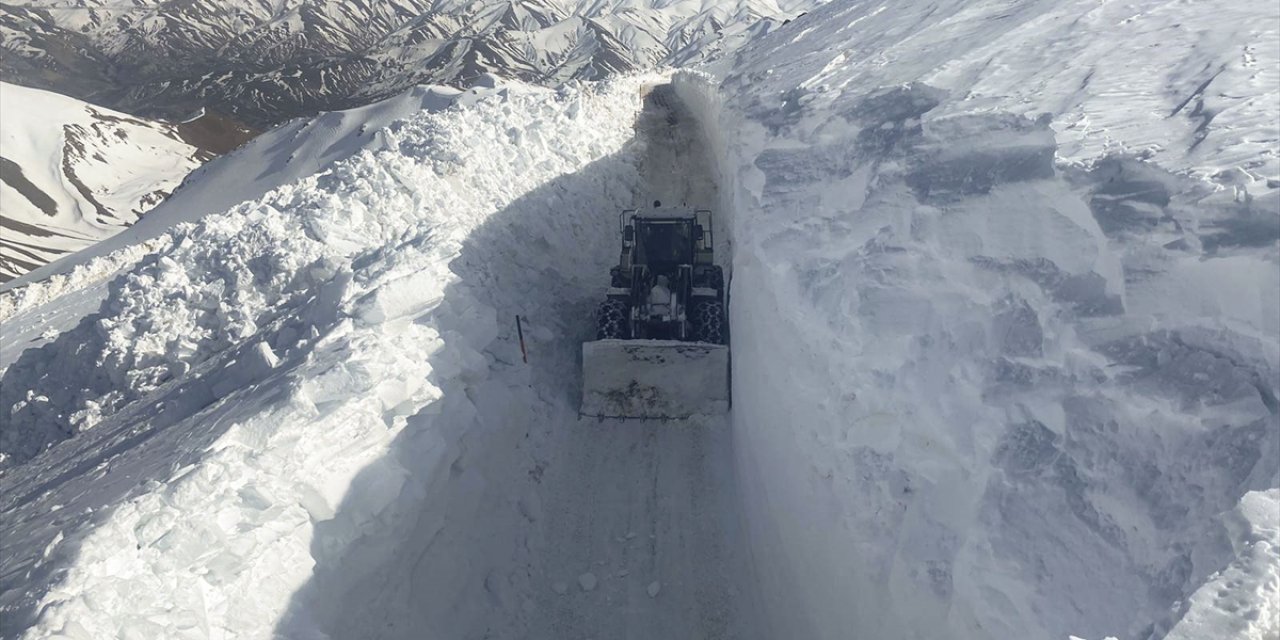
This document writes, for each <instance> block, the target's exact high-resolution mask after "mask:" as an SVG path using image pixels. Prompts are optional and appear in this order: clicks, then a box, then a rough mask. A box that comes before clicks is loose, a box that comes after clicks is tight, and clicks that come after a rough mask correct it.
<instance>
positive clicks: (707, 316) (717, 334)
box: [693, 300, 726, 344]
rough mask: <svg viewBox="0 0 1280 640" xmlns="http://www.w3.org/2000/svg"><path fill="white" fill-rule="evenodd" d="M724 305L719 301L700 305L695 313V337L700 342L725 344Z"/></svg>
mask: <svg viewBox="0 0 1280 640" xmlns="http://www.w3.org/2000/svg"><path fill="white" fill-rule="evenodd" d="M725 333H726V332H725V325H724V305H723V304H721V303H720V302H717V301H714V300H712V301H707V302H703V303H700V304H698V308H697V310H696V311H695V312H694V325H693V336H694V338H695V339H696V340H697V341H698V342H709V343H711V344H724V343H725Z"/></svg>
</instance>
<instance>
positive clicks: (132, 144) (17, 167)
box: [0, 82, 250, 281]
mask: <svg viewBox="0 0 1280 640" xmlns="http://www.w3.org/2000/svg"><path fill="white" fill-rule="evenodd" d="M0 113H3V114H4V132H3V136H2V137H0V169H3V175H2V176H0V196H2V198H0V200H2V201H3V204H2V206H0V214H2V215H0V225H3V233H2V234H0V235H2V237H0V281H5V280H9V279H11V278H14V277H17V276H19V275H22V274H24V273H26V272H28V271H30V270H32V269H34V268H37V267H39V266H41V265H43V264H45V263H47V262H50V261H52V260H55V259H57V258H60V257H63V256H65V255H66V254H69V253H73V252H76V251H78V250H80V249H84V248H86V247H88V246H90V245H93V244H94V243H96V242H97V241H99V240H102V239H103V238H107V237H110V236H112V235H114V234H115V233H117V232H119V231H120V230H121V229H123V228H125V227H127V226H129V225H130V224H132V223H134V222H135V221H137V219H138V216H140V215H141V214H143V213H144V212H146V211H148V210H150V209H151V208H152V207H154V206H155V205H156V204H158V203H159V202H160V201H161V200H163V199H164V198H165V196H167V195H168V194H169V193H170V192H171V191H173V189H174V188H176V187H177V186H178V184H179V183H180V182H181V181H182V179H183V178H184V177H185V176H186V175H187V173H188V172H190V171H191V170H192V169H194V168H196V167H198V166H200V164H201V163H202V162H204V161H206V160H208V159H209V158H212V157H213V156H214V155H216V154H217V153H222V152H225V151H227V150H230V149H231V148H234V147H235V146H236V145H237V144H239V142H240V141H241V140H243V139H244V138H245V137H248V136H249V135H250V134H249V132H248V131H244V130H238V129H234V128H230V127H226V126H224V125H225V123H222V122H217V123H212V122H211V121H212V119H211V118H198V119H193V120H192V121H190V122H185V123H180V124H169V123H164V122H154V121H147V120H142V119H139V118H134V117H132V116H129V115H127V114H123V113H119V112H116V111H111V110H110V109H103V108H101V107H95V106H94V105H91V104H87V103H84V102H80V101H78V100H74V99H72V98H68V97H66V96H61V95H58V94H55V93H50V92H48V91H39V90H36V89H29V88H26V87H20V86H17V85H12V84H9V83H7V82H6V83H0Z"/></svg>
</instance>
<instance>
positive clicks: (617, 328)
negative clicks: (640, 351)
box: [596, 299, 629, 340]
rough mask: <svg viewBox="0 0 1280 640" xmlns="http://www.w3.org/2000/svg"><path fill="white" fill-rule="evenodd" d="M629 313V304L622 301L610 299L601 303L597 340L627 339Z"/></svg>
mask: <svg viewBox="0 0 1280 640" xmlns="http://www.w3.org/2000/svg"><path fill="white" fill-rule="evenodd" d="M627 311H628V308H627V303H626V302H624V301H622V300H616V299H609V300H605V301H604V302H601V303H600V308H599V310H597V311H596V339H597V340H625V339H627V337H628V336H627V333H628V332H627V316H628V315H629V314H628V313H627Z"/></svg>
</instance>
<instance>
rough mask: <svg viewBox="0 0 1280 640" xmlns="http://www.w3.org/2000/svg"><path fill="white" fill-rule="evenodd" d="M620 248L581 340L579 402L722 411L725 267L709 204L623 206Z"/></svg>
mask: <svg viewBox="0 0 1280 640" xmlns="http://www.w3.org/2000/svg"><path fill="white" fill-rule="evenodd" d="M619 226H620V227H621V231H622V253H621V257H620V259H619V260H618V265H617V266H615V267H613V268H612V269H610V280H611V281H610V287H609V290H608V293H607V294H606V299H605V300H604V302H602V303H601V304H600V307H599V310H598V311H597V313H596V340H595V341H593V342H587V343H584V344H583V345H582V379H583V382H582V387H583V388H582V408H581V411H580V413H581V414H582V415H584V416H593V417H599V418H636V419H683V418H688V417H690V416H693V415H707V414H719V413H725V412H727V411H728V410H729V400H730V399H729V347H728V346H726V345H727V344H728V324H727V323H726V319H725V305H724V293H725V286H724V271H723V270H722V269H721V268H720V267H719V266H717V265H716V264H715V262H714V255H713V251H712V239H711V212H710V211H707V210H683V209H662V208H660V207H656V206H655V207H654V208H653V209H652V210H647V211H642V212H641V211H636V210H634V209H628V210H626V211H623V212H622V214H621V216H620V219H619Z"/></svg>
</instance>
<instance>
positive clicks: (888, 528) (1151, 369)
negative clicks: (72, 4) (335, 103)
mask: <svg viewBox="0 0 1280 640" xmlns="http://www.w3.org/2000/svg"><path fill="white" fill-rule="evenodd" d="M1278 36H1280V15H1275V14H1274V13H1272V12H1269V10H1268V9H1267V8H1266V7H1263V6H1261V5H1258V4H1243V3H1238V2H1233V1H1230V0H1206V1H1204V2H1196V3H1186V2H1164V1H1162V0H1145V1H1143V2H1137V3H1123V4H1117V3H1101V4H1100V3H1097V2H1093V1H1081V2H1061V1H1059V0H1029V1H1027V2H1021V3H1016V4H1013V5H1011V4H1010V3H1008V2H1004V1H1001V0H976V1H975V0H949V1H944V2H934V3H929V4H927V5H926V4H919V5H917V4H913V3H898V4H890V5H884V4H880V3H866V2H860V1H857V0H837V1H836V2H832V3H830V4H827V5H824V6H823V7H821V8H819V9H816V10H814V11H812V12H810V13H809V14H808V15H806V16H804V17H802V18H799V19H797V20H794V21H792V22H791V23H790V24H787V25H781V26H779V27H778V28H776V29H773V30H769V31H768V32H762V33H759V34H755V35H754V36H752V37H750V38H748V40H747V41H746V42H744V43H742V46H741V47H739V48H738V49H737V50H736V52H735V54H734V55H733V56H730V57H728V58H725V59H723V60H721V61H720V62H718V63H717V64H716V65H714V66H712V67H709V68H707V69H703V70H699V71H683V72H679V73H676V74H674V75H673V76H671V77H670V78H667V77H657V76H647V77H622V78H615V79H613V80H611V81H608V82H603V83H571V84H569V85H566V86H563V87H560V88H558V89H554V90H553V89H546V88H537V87H533V86H525V85H522V84H519V83H512V84H510V85H507V86H502V85H500V84H498V83H496V82H486V83H485V84H489V85H494V86H492V87H488V88H486V89H484V90H477V91H472V92H467V93H465V94H464V93H462V92H458V91H449V90H443V89H435V90H432V89H419V90H415V92H414V93H409V94H405V95H402V96H401V97H399V98H397V99H396V100H395V101H393V102H391V103H380V104H375V105H370V106H368V107H365V108H364V109H363V110H357V111H348V112H343V113H339V114H328V115H326V116H323V117H322V118H321V119H319V120H316V121H314V122H311V121H296V122H294V123H291V124H290V125H288V126H287V127H284V128H282V129H281V131H280V132H279V134H278V135H279V136H280V137H277V138H274V139H272V138H269V137H267V136H264V137H263V138H260V139H259V141H256V142H255V143H253V144H251V145H248V146H246V147H245V149H243V150H241V152H240V154H244V155H242V156H241V158H242V162H240V163H237V162H234V161H233V158H234V156H229V157H226V158H223V159H222V160H220V161H215V162H213V163H210V164H209V165H208V166H207V167H206V170H205V171H204V172H203V173H202V174H200V175H197V176H193V177H192V179H191V181H190V182H189V183H188V185H187V186H186V187H185V188H184V189H183V190H182V191H180V192H179V193H178V195H176V196H175V197H174V198H173V200H172V201H173V202H175V203H176V202H178V201H179V198H183V197H184V195H183V194H184V193H190V194H192V195H189V196H185V197H187V198H191V199H190V200H188V203H189V204H190V205H191V206H192V207H195V209H193V212H192V213H190V214H189V215H184V214H182V212H181V211H179V210H178V209H174V210H171V211H170V212H169V213H168V214H166V215H163V216H161V215H155V216H151V217H149V218H144V221H143V223H140V224H139V225H138V226H139V227H143V226H144V225H145V224H146V222H147V220H148V219H149V220H152V221H153V222H152V223H151V224H152V225H153V228H152V229H150V230H147V233H145V234H142V233H141V232H142V231H144V229H141V228H140V229H138V230H137V231H138V232H139V233H140V236H139V237H137V238H134V239H133V240H134V242H133V243H132V244H129V243H128V242H126V240H128V237H127V236H124V235H122V236H117V238H121V243H122V244H120V245H118V246H116V247H114V250H113V249H112V248H111V247H108V246H103V247H99V249H98V250H97V251H96V252H94V253H92V254H90V255H89V256H87V260H86V262H85V263H84V264H82V265H80V266H79V267H77V268H75V269H72V270H70V271H67V272H65V273H61V274H59V275H58V276H57V278H58V279H57V280H39V279H31V280H28V281H26V282H24V283H23V284H24V285H25V286H22V287H20V288H13V287H8V288H5V289H4V290H3V291H0V322H2V323H3V326H4V331H3V332H0V367H2V371H3V373H2V374H0V375H2V376H3V377H2V378H0V411H3V412H4V413H3V417H4V418H5V420H4V421H3V423H0V425H2V426H0V453H2V454H3V455H4V456H5V457H4V459H3V463H0V614H3V615H0V624H3V625H4V629H3V630H4V633H5V634H6V636H14V637H19V636H21V637H24V638H59V637H69V638H101V637H137V638H218V637H246V638H271V637H286V638H346V637H374V638H404V639H408V638H421V637H463V638H466V637H495V638H507V637H512V638H514V637H528V638H539V639H541V638H565V637H568V638H581V637H597V638H605V637H644V638H659V637H703V638H743V639H748V640H751V639H755V638H759V639H760V640H771V639H773V638H805V639H809V638H813V639H819V640H828V639H831V640H835V639H843V638H849V637H859V638H904V639H926V638H941V637H945V638H956V639H958V640H989V639H1004V638H1020V639H1024V638H1025V639H1027V640H1061V639H1062V638H1070V637H1082V638H1087V639H1088V640H1103V639H1104V638H1108V637H1114V638H1143V639H1148V640H1200V639H1205V638H1231V639H1241V640H1271V639H1272V638H1274V637H1275V636H1276V634H1277V633H1280V606H1278V605H1277V602H1280V601H1278V600H1277V595H1278V593H1277V590H1278V589H1280V587H1278V585H1280V543H1277V540H1278V536H1280V408H1278V405H1277V397H1280V151H1278V150H1277V148H1276V146H1275V141H1276V140H1277V139H1280V131H1278V130H1277V129H1278V128H1280V127H1277V122H1278V121H1280V118H1278V117H1277V116H1280V106H1278V105H1280V50H1277V49H1276V48H1275V47H1274V46H1271V45H1273V44H1274V43H1275V42H1276V38H1277V37H1278ZM668 80H669V81H670V83H671V84H670V85H662V83H664V82H667V81H668ZM655 84H658V85H661V86H658V87H654V86H653V85H655ZM658 98H661V99H658ZM363 120H367V121H368V124H369V126H368V127H365V123H364V122H362V121H363ZM271 135H275V134H268V136H271ZM268 142H269V143H270V144H267V143H268ZM294 166H297V167H299V168H297V169H294V168H291V167H294ZM312 171H316V173H312ZM281 172H283V173H284V174H286V175H288V177H289V179H288V180H285V181H278V180H276V178H275V177H274V176H276V175H277V174H279V173H281ZM290 172H294V173H290ZM295 178H296V179H295ZM206 181H208V182H207V185H208V186H202V185H204V184H206ZM234 183H240V184H247V185H251V186H252V188H250V189H249V190H248V191H247V192H246V193H245V194H244V195H246V196H247V197H249V198H250V199H249V200H248V201H246V202H243V203H240V204H236V205H234V206H230V208H227V209H225V210H220V207H221V205H222V204H226V201H225V200H222V201H219V200H216V198H217V197H225V198H231V197H233V196H232V195H230V194H221V195H220V192H222V191H224V190H226V188H227V187H226V185H230V184H234ZM259 188H261V189H267V190H265V191H263V192H260V193H259V192H256V191H257V190H258V189H259ZM673 194H675V195H676V197H677V198H680V197H685V196H696V197H698V198H700V199H702V200H709V201H710V202H706V203H697V204H706V205H707V206H709V208H711V209H713V210H714V211H715V215H716V223H715V224H716V226H715V229H716V240H717V256H718V258H719V259H720V260H721V261H722V262H723V266H724V267H725V268H726V271H727V273H728V274H729V275H730V276H731V281H730V294H731V295H730V307H731V308H730V313H729V322H730V326H731V328H732V344H731V350H732V354H733V358H732V381H733V407H732V412H731V414H730V415H729V416H728V417H727V418H723V419H722V418H694V419H691V420H688V421H683V422H678V423H673V424H646V423H635V422H631V423H624V422H621V421H609V420H596V419H589V420H584V419H581V418H580V417H579V416H578V414H577V411H576V409H577V406H576V402H577V398H576V397H577V393H578V384H579V380H578V377H579V376H580V375H581V374H580V369H579V366H578V362H579V360H578V359H579V356H580V349H581V343H582V341H584V340H587V339H590V338H591V337H592V336H593V335H594V334H593V333H592V330H593V328H594V327H593V322H592V319H591V309H592V308H593V307H594V305H595V303H596V302H597V301H598V300H599V299H600V297H601V296H602V295H603V294H604V292H605V288H606V286H607V285H608V284H609V282H608V280H609V279H608V271H609V267H610V266H611V263H612V262H613V261H615V260H616V258H617V252H616V249H617V242H618V228H617V222H618V220H617V212H618V211H619V210H620V209H622V208H625V207H630V206H635V205H637V204H640V203H644V202H648V201H651V200H652V199H656V198H663V199H670V198H671V197H672V195H673ZM202 203H212V204H210V205H209V206H208V208H205V209H201V208H200V206H201V204H202ZM104 278H105V279H104ZM517 316H518V317H520V318H522V320H523V324H522V328H523V331H522V333H518V330H517V327H516V317H517ZM525 355H527V359H526V358H525V357H523V356H525Z"/></svg>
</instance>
